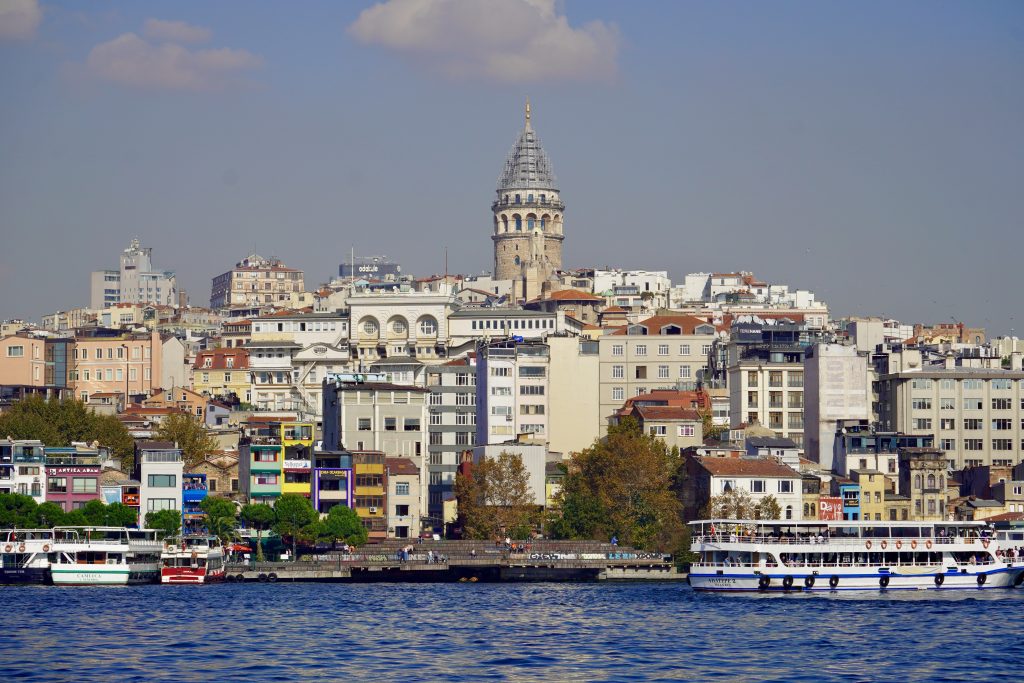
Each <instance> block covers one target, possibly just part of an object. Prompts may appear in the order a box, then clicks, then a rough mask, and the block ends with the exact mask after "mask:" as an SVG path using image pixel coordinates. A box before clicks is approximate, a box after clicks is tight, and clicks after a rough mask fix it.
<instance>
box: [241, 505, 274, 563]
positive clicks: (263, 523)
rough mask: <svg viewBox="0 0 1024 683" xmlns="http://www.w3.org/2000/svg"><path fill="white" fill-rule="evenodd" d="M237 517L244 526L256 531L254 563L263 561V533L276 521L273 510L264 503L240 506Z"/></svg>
mask: <svg viewBox="0 0 1024 683" xmlns="http://www.w3.org/2000/svg"><path fill="white" fill-rule="evenodd" d="M239 517H240V518H241V520H242V521H243V522H245V525H246V526H247V527H249V528H251V529H255V530H256V561H257V562H262V561H263V531H264V530H265V529H269V528H270V527H271V526H273V524H274V522H275V521H277V513H275V512H274V508H272V507H270V506H269V505H267V504H265V503H247V504H245V505H243V506H242V511H241V512H240V513H239Z"/></svg>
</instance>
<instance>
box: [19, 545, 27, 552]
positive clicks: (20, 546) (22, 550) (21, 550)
mask: <svg viewBox="0 0 1024 683" xmlns="http://www.w3.org/2000/svg"><path fill="white" fill-rule="evenodd" d="M18 552H19V553H23V552H25V544H24V543H22V544H21V545H19V546H18Z"/></svg>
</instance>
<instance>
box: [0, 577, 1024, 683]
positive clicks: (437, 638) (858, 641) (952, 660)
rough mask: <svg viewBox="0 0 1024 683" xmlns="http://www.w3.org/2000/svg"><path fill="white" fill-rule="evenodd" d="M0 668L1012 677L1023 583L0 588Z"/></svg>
mask: <svg viewBox="0 0 1024 683" xmlns="http://www.w3.org/2000/svg"><path fill="white" fill-rule="evenodd" d="M0 604H2V605H3V612H4V615H5V618H4V620H3V626H4V628H3V632H2V635H0V679H2V680H5V681H7V680H69V679H78V680H81V679H89V680H115V681H118V683H123V682H125V681H151V680H175V681H185V680H219V681H239V680H268V681H292V680H302V679H313V678H320V679H330V680H375V681H391V680H410V681H439V680H452V681H478V680H525V681H530V680H546V681H572V680H615V681H622V680H649V679H683V680H695V681H709V680H727V681H755V680H757V681H760V680H772V681H830V680H843V681H847V682H849V681H893V680H900V681H915V680H927V681H985V680H996V679H997V678H1002V679H1004V680H1013V679H1016V678H1017V677H1018V676H1019V672H1020V670H1021V668H1022V666H1024V590H1020V589H1018V590H1007V591H1003V590H998V591H996V590H993V591H963V592H953V591H950V592H948V593H936V592H933V591H927V592H922V593H920V594H916V593H915V594H911V595H907V594H898V595H895V594H894V595H888V596H882V595H879V594H874V593H865V594H863V595H854V594H843V595H842V596H840V597H824V596H796V595H790V596H782V595H774V596H757V595H751V596H748V597H744V596H737V595H714V594H711V595H709V594H697V593H694V592H692V591H691V590H690V589H689V588H688V587H686V586H685V585H684V584H678V583H671V584H654V585H652V584H554V583H548V584H363V585H350V584H282V583H278V584H244V585H239V584H225V585H215V586H140V587H121V588H98V587H84V588H54V587H27V586H26V587H7V588H0Z"/></svg>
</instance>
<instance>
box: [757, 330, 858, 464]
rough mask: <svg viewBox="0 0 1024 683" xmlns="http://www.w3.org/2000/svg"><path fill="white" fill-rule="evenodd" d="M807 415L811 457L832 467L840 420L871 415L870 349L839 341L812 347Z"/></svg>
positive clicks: (807, 357) (808, 362)
mask: <svg viewBox="0 0 1024 683" xmlns="http://www.w3.org/2000/svg"><path fill="white" fill-rule="evenodd" d="M769 379H770V376H769ZM769 400H770V394H769ZM804 418H805V419H804V423H805V427H804V433H805V435H806V438H805V442H804V450H805V453H806V457H807V459H808V460H813V461H814V462H816V463H818V464H819V465H821V467H822V468H823V469H826V470H831V469H832V454H833V451H834V448H833V446H834V443H833V442H834V440H835V434H836V426H837V425H838V423H839V421H840V420H868V419H870V418H871V383H870V381H869V379H868V356H867V354H866V353H861V352H859V351H858V350H857V347H855V346H841V345H839V344H815V345H814V346H811V347H809V348H808V350H807V353H806V354H805V356H804ZM787 419H788V416H787Z"/></svg>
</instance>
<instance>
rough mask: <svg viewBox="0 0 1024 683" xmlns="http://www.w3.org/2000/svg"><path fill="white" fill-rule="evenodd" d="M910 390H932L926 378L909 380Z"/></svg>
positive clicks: (929, 381) (930, 382)
mask: <svg viewBox="0 0 1024 683" xmlns="http://www.w3.org/2000/svg"><path fill="white" fill-rule="evenodd" d="M910 388H911V389H931V388H932V381H931V380H930V379H928V378H927V377H923V378H920V379H915V380H911V382H910Z"/></svg>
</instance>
